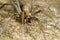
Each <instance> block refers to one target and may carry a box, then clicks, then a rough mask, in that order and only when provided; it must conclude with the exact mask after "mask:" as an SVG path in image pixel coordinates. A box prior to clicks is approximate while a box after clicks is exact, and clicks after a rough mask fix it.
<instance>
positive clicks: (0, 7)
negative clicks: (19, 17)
mask: <svg viewBox="0 0 60 40" xmlns="http://www.w3.org/2000/svg"><path fill="white" fill-rule="evenodd" d="M6 5H11V6H12V4H7V3H5V4H2V5H1V6H0V9H2V8H3V7H4V6H6Z"/></svg>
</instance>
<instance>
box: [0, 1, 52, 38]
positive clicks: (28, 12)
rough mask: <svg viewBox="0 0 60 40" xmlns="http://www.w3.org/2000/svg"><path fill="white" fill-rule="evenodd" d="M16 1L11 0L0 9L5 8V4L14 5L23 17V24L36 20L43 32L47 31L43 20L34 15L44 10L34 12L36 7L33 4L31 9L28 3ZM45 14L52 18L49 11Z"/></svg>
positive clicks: (20, 16) (21, 17)
mask: <svg viewBox="0 0 60 40" xmlns="http://www.w3.org/2000/svg"><path fill="white" fill-rule="evenodd" d="M15 1H16V3H13V2H12V0H11V3H12V4H3V5H2V6H1V7H0V9H1V8H3V7H4V6H5V5H12V6H13V7H14V8H15V9H16V11H17V12H18V15H19V18H20V19H21V23H22V24H25V23H31V21H32V20H35V22H36V23H37V24H38V25H39V26H40V30H42V32H43V33H45V32H44V28H43V27H44V26H43V24H42V22H41V21H40V20H39V19H38V18H36V17H35V16H34V15H35V14H37V13H39V12H42V10H38V11H36V12H34V13H33V12H32V11H33V10H32V9H34V8H32V7H33V5H32V6H31V9H29V6H28V5H26V4H23V3H22V2H20V1H19V0H15ZM32 13H33V14H32ZM43 14H45V15H47V16H48V17H50V18H52V17H51V16H50V15H49V14H48V13H43ZM44 36H45V35H44ZM44 38H45V37H44Z"/></svg>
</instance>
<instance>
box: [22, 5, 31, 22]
mask: <svg viewBox="0 0 60 40" xmlns="http://www.w3.org/2000/svg"><path fill="white" fill-rule="evenodd" d="M31 19H32V15H31V13H30V12H29V7H28V6H27V5H25V6H24V7H23V11H22V23H31Z"/></svg>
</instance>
